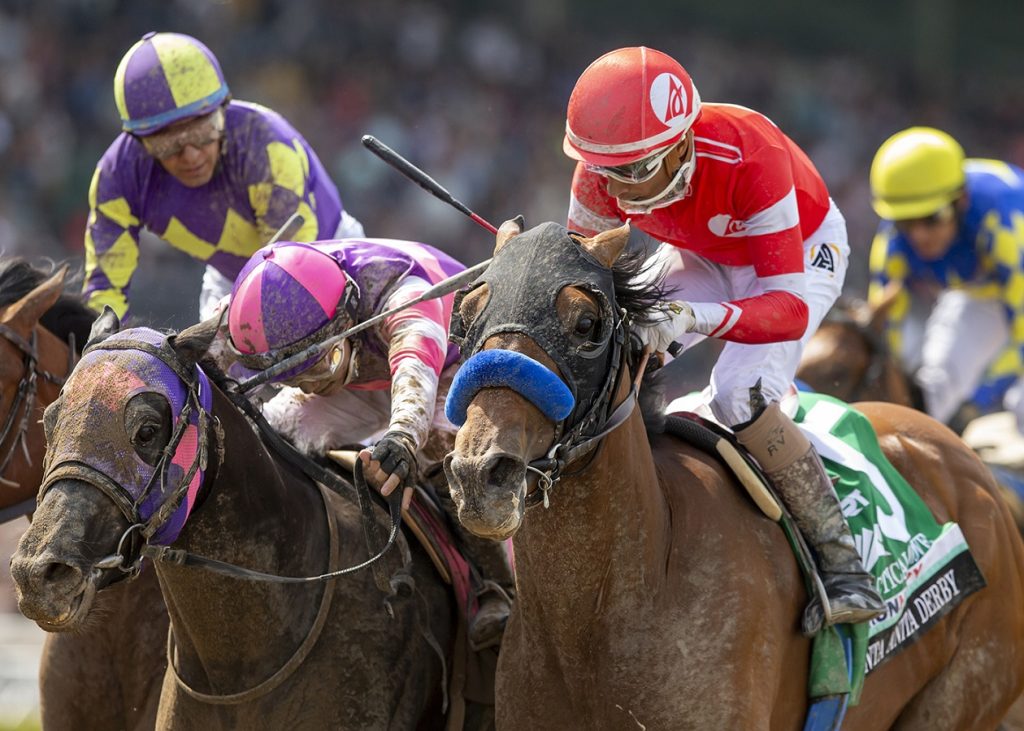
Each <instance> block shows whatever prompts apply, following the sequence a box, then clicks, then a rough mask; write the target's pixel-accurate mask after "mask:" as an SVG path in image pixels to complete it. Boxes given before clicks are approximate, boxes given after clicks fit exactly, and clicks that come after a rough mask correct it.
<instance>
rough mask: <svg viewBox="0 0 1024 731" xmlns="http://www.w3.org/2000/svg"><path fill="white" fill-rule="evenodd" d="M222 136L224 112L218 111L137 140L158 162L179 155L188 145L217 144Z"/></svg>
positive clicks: (200, 146) (203, 145) (198, 146)
mask: <svg viewBox="0 0 1024 731" xmlns="http://www.w3.org/2000/svg"><path fill="white" fill-rule="evenodd" d="M223 135H224V110H223V109H218V110H217V111H215V112H212V113H210V114H207V115H206V116H205V117H199V118H198V119H193V120H191V121H189V122H186V123H185V124H182V125H180V126H175V127H171V128H169V129H165V130H162V131H160V132H157V133H155V134H152V135H148V136H146V137H139V139H140V140H141V141H142V145H143V147H145V148H146V152H148V153H149V154H150V155H152V156H153V157H155V158H156V159H158V160H166V159H167V158H170V157H174V156H175V155H180V154H181V152H182V150H184V149H185V148H186V147H188V146H189V145H191V146H192V147H196V148H202V147H205V146H206V145H209V144H210V143H211V142H217V141H218V140H220V138H221V137H223Z"/></svg>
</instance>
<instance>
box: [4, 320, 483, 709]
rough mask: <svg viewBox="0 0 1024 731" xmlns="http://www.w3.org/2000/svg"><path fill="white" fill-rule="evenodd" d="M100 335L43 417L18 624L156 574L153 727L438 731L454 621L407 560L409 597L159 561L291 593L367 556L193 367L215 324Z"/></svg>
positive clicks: (414, 555) (288, 588) (81, 612)
mask: <svg viewBox="0 0 1024 731" xmlns="http://www.w3.org/2000/svg"><path fill="white" fill-rule="evenodd" d="M117 330H118V324H117V319H116V317H114V315H113V313H112V312H109V311H108V312H106V313H104V315H103V316H101V318H100V320H98V321H97V326H96V327H94V330H93V337H92V338H91V340H90V344H89V346H88V347H87V348H86V351H85V355H84V356H83V358H82V360H81V361H80V363H79V364H78V366H77V367H76V369H75V371H74V373H73V374H72V377H71V379H70V380H69V381H68V384H67V386H66V387H65V389H64V390H63V392H62V395H61V397H60V398H59V399H58V400H57V401H56V402H55V403H54V404H53V405H52V406H51V407H50V408H49V409H48V410H47V412H46V418H45V426H46V430H47V434H48V438H49V451H48V452H47V470H46V475H45V477H44V480H43V484H42V487H41V490H40V500H39V510H38V512H37V513H36V518H35V521H34V522H33V524H32V528H31V529H30V530H29V531H28V532H27V533H26V534H25V536H24V537H23V539H22V541H21V544H20V546H19V548H18V553H17V554H16V555H15V557H14V560H13V562H12V569H13V573H14V576H15V579H16V581H17V584H18V591H19V603H20V607H21V609H22V611H23V612H24V613H25V614H26V615H27V616H30V617H32V618H34V619H36V620H37V621H43V622H47V621H48V622H54V623H62V624H64V625H73V624H76V623H80V622H82V621H84V619H85V616H86V615H87V614H88V612H89V609H90V606H91V601H92V598H93V596H94V595H95V593H96V591H97V590H98V589H100V588H102V587H103V586H105V585H107V584H109V583H111V582H112V581H114V580H115V579H117V578H120V577H121V576H125V575H130V574H131V573H132V572H133V571H134V568H135V565H136V562H137V560H138V559H137V557H138V556H139V555H140V553H144V554H145V555H149V556H156V557H157V558H158V560H157V561H155V566H156V573H157V575H158V577H159V580H160V585H161V588H162V590H163V594H164V598H165V600H166V603H167V607H168V611H169V613H170V617H171V631H170V634H169V637H168V640H167V643H168V658H169V665H168V670H167V673H166V675H165V677H164V684H163V693H162V696H161V700H160V708H159V713H158V719H157V727H158V728H165V729H167V728H175V729H178V728H180V729H194V728H202V729H216V728H223V729H235V728H267V729H271V728H273V729H277V728H345V729H356V728H359V729H362V728H382V729H383V728H413V727H419V728H441V727H443V726H444V713H443V712H442V705H443V684H444V682H445V673H444V663H443V661H442V659H440V658H439V657H438V656H437V654H436V652H435V649H434V648H437V647H440V648H447V647H450V645H451V642H452V638H453V632H454V629H455V627H454V619H455V613H454V611H453V607H452V605H451V599H450V598H449V596H448V594H447V592H446V590H445V587H444V586H443V585H442V584H441V581H440V579H439V578H438V576H437V575H436V573H435V572H434V570H433V568H432V566H431V565H430V562H429V560H428V559H427V558H426V557H425V555H424V554H423V553H422V551H421V550H420V549H419V548H418V547H417V546H411V547H405V546H403V551H404V553H405V556H406V557H408V556H409V555H410V554H409V552H410V551H411V562H410V561H407V562H405V565H404V567H403V569H402V570H403V571H404V572H405V574H403V575H404V576H405V577H407V579H408V580H407V582H406V584H405V585H406V586H411V587H413V588H412V591H406V592H400V593H398V594H395V595H392V596H390V597H386V596H385V595H384V594H382V593H381V591H380V590H379V589H378V588H377V586H376V584H375V583H374V580H373V577H372V575H371V574H370V573H369V572H366V571H363V572H360V573H353V574H347V575H345V576H341V577H340V578H334V579H331V580H328V581H326V582H311V583H300V584H291V585H289V584H283V583H274V582H263V581H253V580H249V579H241V578H235V577H234V576H223V575H218V574H216V573H212V572H208V571H204V570H198V569H196V568H194V567H192V566H189V565H181V562H180V561H178V562H175V560H174V556H178V557H181V556H183V555H185V554H190V555H194V554H199V555H201V556H205V557H208V558H212V559H216V560H219V561H222V562H226V563H230V564H234V565H236V566H244V567H247V568H250V569H255V570H258V571H262V572H266V573H271V574H275V575H279V576H286V577H306V576H310V575H314V576H316V575H322V574H325V573H328V572H329V571H334V570H337V569H338V568H339V567H340V566H352V565H355V564H358V563H361V562H362V561H363V560H364V559H365V558H366V547H365V545H364V544H363V543H362V541H361V540H360V537H361V524H360V515H359V511H358V509H357V508H356V507H355V505H354V504H353V502H352V501H350V500H348V499H346V498H345V497H344V496H341V495H338V494H336V493H334V492H331V491H329V490H327V489H326V488H323V487H320V486H317V485H315V484H314V483H312V482H311V481H310V480H309V479H308V478H307V477H306V476H305V475H304V474H302V473H301V472H299V471H298V470H297V469H296V468H295V467H292V466H291V465H290V464H289V463H286V462H285V461H283V460H281V459H280V458H278V457H277V456H276V455H274V454H272V453H271V452H270V451H268V449H267V448H266V447H265V446H264V445H263V443H262V442H261V441H260V439H259V437H258V436H257V433H256V432H255V431H254V429H253V428H252V427H251V426H250V424H249V422H248V421H246V419H245V418H244V417H243V415H242V414H241V412H240V411H238V410H237V408H236V407H235V406H234V405H233V404H232V403H231V402H230V401H229V399H228V397H227V396H226V395H225V394H224V393H223V392H222V391H221V390H220V387H219V385H218V383H217V382H215V380H217V381H219V378H210V377H207V375H206V372H205V371H204V369H203V368H202V367H200V366H198V365H197V361H198V360H199V359H200V358H201V357H202V356H203V355H204V354H205V353H206V350H207V349H208V347H209V344H210V342H211V340H212V338H213V336H214V334H215V331H216V323H214V322H208V323H204V324H202V325H198V326H195V327H194V328H191V329H189V330H186V331H184V332H182V333H181V334H179V335H178V336H176V337H175V336H167V335H163V334H161V333H157V332H155V331H152V330H147V329H143V328H138V329H132V330H126V331H124V332H118V331H117ZM210 372H211V374H212V373H214V372H215V371H213V370H211V371H210ZM83 539H84V540H83ZM161 558H168V559H170V560H159V559H161ZM44 565H45V570H41V568H40V567H42V566H44ZM134 619H135V621H138V622H146V621H148V618H146V617H137V618H134ZM473 725H474V724H473V723H470V724H469V727H473Z"/></svg>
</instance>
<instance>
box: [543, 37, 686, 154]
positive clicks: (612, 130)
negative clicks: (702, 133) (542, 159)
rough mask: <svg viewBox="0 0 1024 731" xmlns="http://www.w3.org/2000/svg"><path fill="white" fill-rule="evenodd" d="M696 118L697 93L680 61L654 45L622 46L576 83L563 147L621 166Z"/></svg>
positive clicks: (667, 141) (673, 138) (675, 136)
mask: <svg viewBox="0 0 1024 731" xmlns="http://www.w3.org/2000/svg"><path fill="white" fill-rule="evenodd" d="M699 116H700V94H698V93H697V89H696V87H694V85H693V81H692V80H691V79H690V75H689V74H688V73H686V69H684V68H683V67H682V66H680V65H679V62H677V61H676V60H674V59H673V58H671V57H669V56H666V55H665V54H664V53H662V52H661V51H655V50H654V49H653V48H645V47H643V46H639V47H636V48H620V49H619V50H617V51H612V52H610V53H606V54H605V55H603V56H601V58H599V59H597V60H596V61H594V63H592V64H590V66H588V67H587V70H586V71H584V72H583V75H582V76H580V78H579V81H577V82H576V87H575V88H574V89H573V90H572V96H570V97H569V110H568V113H567V115H566V121H565V141H564V142H563V144H562V149H564V150H565V154H566V155H568V156H569V157H571V158H573V159H574V160H580V161H583V162H586V163H588V164H590V165H601V166H609V165H620V164H622V163H626V162H631V161H633V160H636V159H639V158H642V157H645V156H646V155H648V154H649V153H651V152H653V151H655V150H659V149H662V148H664V147H666V146H668V145H671V144H674V143H676V142H678V141H679V140H680V139H681V138H682V136H683V135H684V134H686V132H687V131H688V130H689V129H690V127H692V126H693V124H694V122H696V121H697V118H698V117H699Z"/></svg>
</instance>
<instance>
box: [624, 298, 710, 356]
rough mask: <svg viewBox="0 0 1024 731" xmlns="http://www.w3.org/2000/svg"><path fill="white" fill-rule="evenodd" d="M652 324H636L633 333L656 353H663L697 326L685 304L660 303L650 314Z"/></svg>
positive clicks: (691, 312)
mask: <svg viewBox="0 0 1024 731" xmlns="http://www.w3.org/2000/svg"><path fill="white" fill-rule="evenodd" d="M651 319H652V320H653V322H652V323H651V324H649V325H647V324H643V323H637V324H636V325H634V332H635V333H636V334H637V336H638V337H639V338H640V342H641V343H643V344H644V345H645V346H648V347H649V348H650V349H651V350H653V351H654V352H656V353H664V352H665V351H666V350H668V346H669V345H671V344H672V343H673V342H674V341H675V340H678V339H679V338H680V337H681V336H683V335H684V334H686V333H688V332H692V331H693V328H694V327H695V326H696V324H697V320H696V319H695V318H694V316H693V308H692V307H690V305H689V304H687V303H686V302H679V301H674V302H662V303H661V304H659V305H658V306H657V307H656V308H655V312H653V313H652V314H651Z"/></svg>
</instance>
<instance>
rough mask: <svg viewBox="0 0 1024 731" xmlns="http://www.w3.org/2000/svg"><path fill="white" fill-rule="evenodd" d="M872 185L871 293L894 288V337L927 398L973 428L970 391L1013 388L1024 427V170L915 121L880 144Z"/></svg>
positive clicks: (1011, 406) (1000, 395) (990, 397)
mask: <svg viewBox="0 0 1024 731" xmlns="http://www.w3.org/2000/svg"><path fill="white" fill-rule="evenodd" d="M871 188H872V193H873V194H874V208H875V211H876V212H877V213H878V215H879V216H880V217H881V219H882V221H881V225H880V227H879V229H878V234H877V235H876V236H875V240H874V243H873V244H872V248H871V286H870V289H869V292H868V299H869V300H870V301H871V302H872V304H875V305H877V304H878V303H880V302H881V301H883V300H891V304H890V307H889V309H888V320H887V322H886V328H887V332H886V334H887V337H888V341H889V345H890V347H891V348H892V351H893V352H894V353H896V354H898V355H900V357H901V358H902V359H903V362H904V364H905V366H906V367H907V368H908V370H909V371H910V372H911V373H912V374H913V378H914V381H915V382H916V383H917V385H918V386H919V387H920V389H921V392H922V396H923V400H924V407H925V409H926V410H927V412H928V413H929V414H930V415H932V416H934V417H935V418H936V419H938V420H939V421H943V422H946V423H950V424H953V425H954V426H956V427H958V428H962V427H963V426H965V425H966V424H965V423H962V422H963V421H964V418H963V417H964V416H965V415H967V414H968V413H969V412H970V409H968V410H965V411H964V412H963V413H958V409H959V408H960V407H961V405H963V404H964V403H965V402H969V401H970V400H972V397H973V399H974V400H975V401H979V402H980V401H986V400H987V401H995V402H998V401H1000V400H1001V401H1002V405H1003V406H1004V408H1006V409H1007V410H1009V411H1011V412H1013V413H1014V414H1015V416H1016V419H1017V425H1018V429H1021V430H1024V170H1021V168H1019V167H1017V166H1015V165H1011V164H1009V163H1005V162H1001V161H999V160H982V159H965V157H964V151H963V149H962V148H961V147H960V145H959V143H957V141H956V140H954V139H953V138H952V137H950V136H949V135H948V134H946V133H945V132H942V131H941V130H937V129H932V128H930V127H912V128H910V129H906V130H903V131H902V132H898V133H897V134H895V135H893V136H892V137H890V138H889V139H888V140H886V142H885V143H884V144H883V145H882V146H881V147H880V148H879V150H878V153H877V155H876V156H875V160H874V163H873V164H872V166H871ZM979 405H984V406H989V405H991V404H979ZM996 408H998V405H996Z"/></svg>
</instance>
